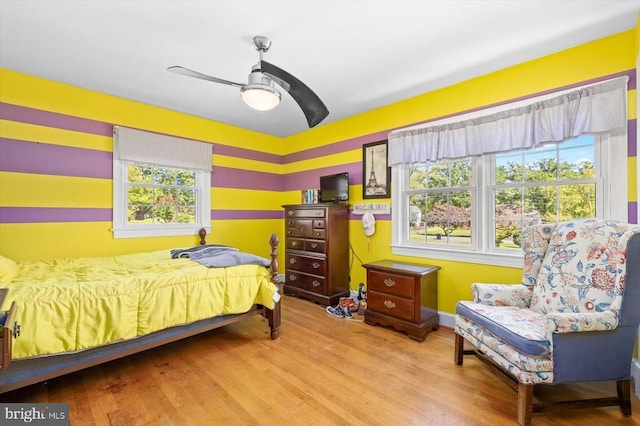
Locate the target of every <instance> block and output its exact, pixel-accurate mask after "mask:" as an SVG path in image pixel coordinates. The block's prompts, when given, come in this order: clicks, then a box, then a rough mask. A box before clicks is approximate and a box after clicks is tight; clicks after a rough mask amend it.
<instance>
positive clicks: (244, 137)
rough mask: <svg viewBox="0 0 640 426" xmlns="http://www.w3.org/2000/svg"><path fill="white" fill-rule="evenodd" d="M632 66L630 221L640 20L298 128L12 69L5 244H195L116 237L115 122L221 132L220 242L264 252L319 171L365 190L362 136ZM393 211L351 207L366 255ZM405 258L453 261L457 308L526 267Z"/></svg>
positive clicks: (1, 233)
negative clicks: (279, 133)
mask: <svg viewBox="0 0 640 426" xmlns="http://www.w3.org/2000/svg"><path fill="white" fill-rule="evenodd" d="M623 74H624V75H629V77H630V83H629V92H628V93H629V140H628V155H629V160H628V170H629V178H628V186H629V190H628V200H629V220H630V221H634V222H637V221H638V197H637V193H638V190H637V188H638V178H637V174H638V171H637V161H636V159H637V148H636V147H637V143H636V131H635V129H636V127H637V123H636V108H635V105H636V80H635V33H634V31H628V32H624V33H620V34H617V35H614V36H611V37H607V38H603V39H600V40H596V41H594V42H591V43H587V44H585V45H581V46H577V47H575V48H572V49H568V50H565V51H562V52H558V53H556V54H553V55H549V56H546V57H542V58H539V59H536V60H534V61H530V62H527V63H524V64H520V65H517V66H514V67H510V68H507V69H504V70H501V71H497V72H494V73H491V74H488V75H485V76H482V77H478V78H475V79H472V80H468V81H465V82H462V83H459V84H456V85H453V86H449V87H446V88H443V89H439V90H435V91H432V92H429V93H425V94H423V95H420V96H417V97H415V98H411V99H407V100H405V101H402V102H398V103H395V104H392V105H388V106H385V107H382V108H378V109H375V110H372V111H369V112H367V113H364V114H359V115H356V116H353V117H350V118H347V119H344V120H340V121H337V122H334V123H329V124H326V125H323V126H319V127H316V128H314V129H310V130H308V131H305V132H302V133H300V134H296V135H292V136H289V137H286V138H276V137H272V136H268V135H264V134H259V133H256V132H251V131H248V130H245V129H239V128H236V127H232V126H227V125H224V124H221V123H215V122H212V121H210V120H204V119H199V118H196V117H191V116H187V115H184V114H180V113H176V112H173V111H167V110H162V109H160V108H157V107H152V106H149V105H143V104H139V103H135V102H132V101H128V100H124V99H119V98H114V97H111V96H108V95H104V94H99V93H95V92H89V91H86V90H83V89H80V88H76V87H72V86H67V85H63V84H59V83H54V82H50V81H45V80H42V79H38V78H35V77H31V76H25V75H22V74H18V73H14V72H11V71H8V70H0V79H1V81H2V87H1V90H0V102H1V103H0V144H2V145H0V153H1V154H0V253H2V254H3V255H5V256H8V257H14V258H16V259H29V258H40V257H60V256H77V255H109V254H115V253H127V252H133V251H145V250H154V249H161V248H167V247H175V246H186V245H190V244H193V243H194V242H195V238H192V237H172V238H142V239H127V240H113V238H112V235H111V232H110V230H109V228H110V226H111V208H112V181H111V155H112V140H111V127H112V126H113V125H123V126H128V127H133V128H138V129H143V130H148V131H154V132H158V133H164V134H169V135H174V136H179V137H185V138H190V139H195V140H201V141H206V142H210V143H212V144H213V145H214V147H213V155H212V165H213V176H212V182H211V197H212V211H211V218H212V227H213V235H212V237H211V239H210V241H214V242H221V243H226V244H232V245H236V246H239V247H241V248H243V249H246V250H250V251H252V252H256V253H265V248H264V245H265V241H266V239H267V238H268V236H269V234H270V233H272V232H276V233H278V234H279V235H281V236H282V235H283V221H282V209H281V205H282V204H290V203H298V202H299V200H300V189H305V188H312V187H317V186H318V183H319V176H321V175H325V174H331V173H337V172H343V171H347V172H349V174H350V181H351V182H350V183H351V187H350V201H351V202H352V203H355V202H361V201H362V164H361V159H362V145H363V144H365V143H369V142H375V141H379V140H384V139H386V135H387V133H388V132H389V131H391V130H393V129H396V128H401V127H405V126H409V125H412V124H416V123H423V122H428V121H433V120H436V119H439V118H443V117H448V116H454V115H457V114H461V113H465V112H469V111H474V110H479V109H483V108H486V107H489V106H493V105H499V104H501V103H505V102H511V101H514V100H518V99H524V98H527V97H532V96H537V95H539V94H543V93H546V92H550V91H555V90H559V89H563V88H568V87H572V86H576V85H581V84H585V83H588V82H593V81H597V80H602V79H606V78H610V77H613V76H617V75H623ZM65 123H66V124H65ZM5 151H6V152H7V155H6V156H5ZM38 156H39V157H38ZM376 201H378V200H376ZM380 201H383V202H385V201H386V202H390V200H380ZM389 219H390V217H389V216H379V217H377V224H376V230H377V232H376V234H375V235H374V236H373V237H372V238H370V239H369V238H366V237H365V236H364V234H363V233H362V226H361V224H360V217H359V216H352V221H351V224H350V232H351V235H350V242H351V245H352V247H353V249H354V251H355V252H356V253H357V255H358V257H359V258H360V259H361V260H362V261H364V262H368V261H373V260H377V259H380V258H389V257H394V256H393V254H392V252H391V248H390V243H391V237H390V236H391V227H390V220H389ZM405 260H409V261H417V262H423V263H424V262H426V263H437V264H439V265H440V266H441V267H442V269H441V270H440V273H439V280H440V288H441V290H442V291H441V292H440V295H439V303H440V309H441V310H444V311H446V312H453V311H454V307H455V302H456V301H457V300H460V299H468V298H469V297H470V284H471V282H474V281H478V282H481V281H486V282H497V281H501V282H518V281H519V280H520V277H521V271H520V270H519V269H518V268H503V267H496V266H490V265H472V264H464V263H460V262H455V261H436V260H430V259H414V258H405ZM364 281H365V271H364V269H363V268H361V267H360V266H359V261H358V260H357V259H354V262H353V267H352V271H351V287H352V288H356V287H357V284H358V283H359V282H364Z"/></svg>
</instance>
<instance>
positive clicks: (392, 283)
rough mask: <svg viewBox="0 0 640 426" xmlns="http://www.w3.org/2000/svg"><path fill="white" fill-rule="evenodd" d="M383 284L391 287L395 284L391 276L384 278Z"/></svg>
mask: <svg viewBox="0 0 640 426" xmlns="http://www.w3.org/2000/svg"><path fill="white" fill-rule="evenodd" d="M384 285H386V286H387V287H393V286H394V285H396V282H395V281H394V280H392V279H391V278H385V279H384Z"/></svg>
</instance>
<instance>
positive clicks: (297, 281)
mask: <svg viewBox="0 0 640 426" xmlns="http://www.w3.org/2000/svg"><path fill="white" fill-rule="evenodd" d="M285 278H286V283H287V285H290V286H292V287H298V288H301V289H303V290H308V291H313V292H315V293H324V292H325V290H326V287H325V286H326V283H325V279H324V278H323V277H317V276H314V275H309V274H305V273H302V272H298V271H294V270H287V273H286V274H285Z"/></svg>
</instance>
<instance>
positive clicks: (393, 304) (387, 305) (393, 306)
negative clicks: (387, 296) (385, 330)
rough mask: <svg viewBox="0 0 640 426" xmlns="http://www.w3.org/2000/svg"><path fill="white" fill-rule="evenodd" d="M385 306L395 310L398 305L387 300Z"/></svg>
mask: <svg viewBox="0 0 640 426" xmlns="http://www.w3.org/2000/svg"><path fill="white" fill-rule="evenodd" d="M384 306H386V307H387V308H389V309H393V308H395V307H396V304H395V303H393V302H392V301H391V300H385V301H384Z"/></svg>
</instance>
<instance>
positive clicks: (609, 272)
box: [531, 219, 638, 316]
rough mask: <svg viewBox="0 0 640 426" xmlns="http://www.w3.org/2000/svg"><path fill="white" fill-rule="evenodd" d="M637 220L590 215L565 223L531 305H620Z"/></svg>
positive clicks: (585, 308) (549, 308)
mask: <svg viewBox="0 0 640 426" xmlns="http://www.w3.org/2000/svg"><path fill="white" fill-rule="evenodd" d="M637 230H638V228H637V225H629V224H623V223H619V222H612V221H599V220H595V219H588V220H582V221H575V222H569V223H564V224H559V225H558V226H557V227H556V230H555V231H554V232H553V234H552V236H551V239H550V241H549V247H548V250H547V253H546V255H545V257H544V259H543V262H542V267H541V268H540V272H539V274H538V277H537V278H536V283H535V285H534V288H533V295H532V298H531V309H533V310H534V311H536V312H539V313H542V314H546V313H549V312H583V313H586V312H603V311H608V310H611V311H612V312H613V313H614V314H615V315H616V316H617V315H618V313H619V311H620V304H621V302H622V293H623V291H624V279H625V278H624V277H625V272H626V247H627V241H628V239H629V237H630V235H632V234H633V233H634V232H637Z"/></svg>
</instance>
